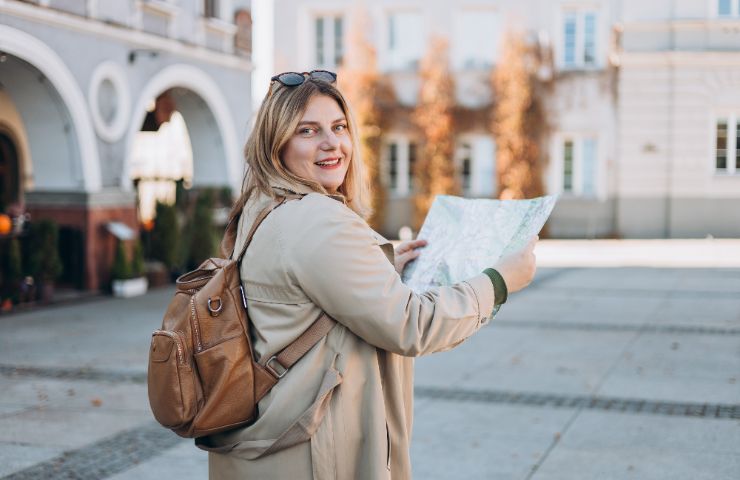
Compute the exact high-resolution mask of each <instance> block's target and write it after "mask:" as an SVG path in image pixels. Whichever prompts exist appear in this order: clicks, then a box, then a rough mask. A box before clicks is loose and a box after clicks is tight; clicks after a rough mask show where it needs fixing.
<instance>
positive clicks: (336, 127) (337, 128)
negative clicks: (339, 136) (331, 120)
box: [334, 123, 347, 132]
mask: <svg viewBox="0 0 740 480" xmlns="http://www.w3.org/2000/svg"><path fill="white" fill-rule="evenodd" d="M334 130H336V131H337V132H343V131H345V130H347V125H345V124H343V123H340V124H339V125H337V126H335V127H334Z"/></svg>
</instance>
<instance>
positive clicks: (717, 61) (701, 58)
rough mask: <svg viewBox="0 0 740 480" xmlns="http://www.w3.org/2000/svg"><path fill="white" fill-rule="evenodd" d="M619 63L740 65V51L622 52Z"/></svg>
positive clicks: (637, 65) (635, 65)
mask: <svg viewBox="0 0 740 480" xmlns="http://www.w3.org/2000/svg"><path fill="white" fill-rule="evenodd" d="M616 57H617V59H618V62H619V63H618V65H619V66H620V67H622V68H624V67H632V66H634V67H650V66H653V67H655V66H669V65H674V66H675V65H687V66H698V67H736V66H740V51H708V50H700V51H652V52H620V53H619V54H617V55H616Z"/></svg>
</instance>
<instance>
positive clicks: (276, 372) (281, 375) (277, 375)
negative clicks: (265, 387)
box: [265, 355, 288, 378]
mask: <svg viewBox="0 0 740 480" xmlns="http://www.w3.org/2000/svg"><path fill="white" fill-rule="evenodd" d="M273 360H274V361H275V363H277V364H278V365H280V368H282V369H283V371H282V372H280V373H278V371H277V370H275V368H274V367H273V366H272V365H270V363H271V362H272V361H273ZM265 368H266V369H267V370H269V372H270V373H271V374H273V375H274V376H275V378H283V377H284V376H285V374H286V373H288V369H287V368H285V367H283V366H282V365H281V364H280V361H279V360H278V359H277V356H276V355H273V356H272V357H270V359H269V360H268V361H267V363H265Z"/></svg>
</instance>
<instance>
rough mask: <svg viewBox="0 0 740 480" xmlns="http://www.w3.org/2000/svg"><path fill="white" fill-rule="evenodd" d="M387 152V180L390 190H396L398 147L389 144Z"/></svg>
mask: <svg viewBox="0 0 740 480" xmlns="http://www.w3.org/2000/svg"><path fill="white" fill-rule="evenodd" d="M388 147H389V151H388V180H389V185H388V186H389V187H390V189H391V190H396V189H397V188H398V145H397V144H395V143H391V144H390V145H389V146H388Z"/></svg>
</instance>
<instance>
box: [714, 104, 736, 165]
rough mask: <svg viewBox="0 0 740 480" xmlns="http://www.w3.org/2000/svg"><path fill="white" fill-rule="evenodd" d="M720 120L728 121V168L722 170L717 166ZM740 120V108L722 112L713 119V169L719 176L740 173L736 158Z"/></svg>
mask: <svg viewBox="0 0 740 480" xmlns="http://www.w3.org/2000/svg"><path fill="white" fill-rule="evenodd" d="M720 120H726V121H727V168H725V169H723V170H721V169H719V168H717V124H718V123H719V122H720ZM738 122H740V109H737V110H736V111H732V112H720V113H718V114H716V115H715V116H714V118H713V119H712V126H711V130H712V143H711V145H712V150H711V151H712V154H711V164H710V165H711V171H712V172H713V174H714V175H717V176H722V177H724V176H730V175H740V168H737V165H736V162H737V160H736V158H735V156H736V155H737V153H738V151H739V150H740V145H738V142H737V136H738V129H737V126H738V125H737V123H738Z"/></svg>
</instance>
